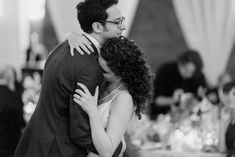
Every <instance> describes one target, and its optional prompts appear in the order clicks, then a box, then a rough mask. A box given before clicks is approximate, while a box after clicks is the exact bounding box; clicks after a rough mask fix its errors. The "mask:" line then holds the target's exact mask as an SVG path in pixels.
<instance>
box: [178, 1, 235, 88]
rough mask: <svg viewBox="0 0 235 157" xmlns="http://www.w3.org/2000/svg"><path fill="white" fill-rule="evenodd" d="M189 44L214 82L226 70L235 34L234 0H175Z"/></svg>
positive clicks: (209, 80)
mask: <svg viewBox="0 0 235 157" xmlns="http://www.w3.org/2000/svg"><path fill="white" fill-rule="evenodd" d="M173 4H174V8H175V11H176V15H177V18H178V20H179V23H180V26H181V28H182V31H183V35H184V37H185V40H186V42H187V44H188V47H189V48H191V49H194V50H197V51H199V53H200V54H201V56H202V58H203V61H204V65H205V67H204V72H205V75H206V77H207V79H208V83H209V84H210V85H215V84H216V82H217V78H218V76H219V75H220V74H221V73H222V72H223V71H224V70H225V68H226V65H227V62H228V59H229V57H230V54H231V50H232V47H233V44H234V37H235V29H234V28H235V1H234V0H173Z"/></svg>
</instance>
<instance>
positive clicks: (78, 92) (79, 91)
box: [75, 89, 86, 97]
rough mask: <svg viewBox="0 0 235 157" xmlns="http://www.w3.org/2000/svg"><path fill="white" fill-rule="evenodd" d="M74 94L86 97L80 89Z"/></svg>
mask: <svg viewBox="0 0 235 157" xmlns="http://www.w3.org/2000/svg"><path fill="white" fill-rule="evenodd" d="M75 93H77V94H79V95H80V96H83V97H86V93H84V92H83V91H82V90H80V89H76V90H75Z"/></svg>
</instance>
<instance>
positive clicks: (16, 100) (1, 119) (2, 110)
mask: <svg viewBox="0 0 235 157" xmlns="http://www.w3.org/2000/svg"><path fill="white" fill-rule="evenodd" d="M14 75H15V74H14V69H13V68H12V67H11V66H8V65H0V156H1V157H12V156H13V153H14V151H15V147H16V145H17V143H18V140H19V139H20V136H21V130H22V128H23V127H24V126H25V122H24V120H23V103H22V101H21V97H20V94H19V93H18V92H16V91H15V89H16V88H15V76H14Z"/></svg>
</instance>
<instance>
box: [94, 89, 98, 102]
mask: <svg viewBox="0 0 235 157" xmlns="http://www.w3.org/2000/svg"><path fill="white" fill-rule="evenodd" d="M98 95H99V86H97V87H96V88H95V95H94V97H95V98H96V99H97V100H98Z"/></svg>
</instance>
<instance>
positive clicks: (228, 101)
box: [219, 88, 235, 109]
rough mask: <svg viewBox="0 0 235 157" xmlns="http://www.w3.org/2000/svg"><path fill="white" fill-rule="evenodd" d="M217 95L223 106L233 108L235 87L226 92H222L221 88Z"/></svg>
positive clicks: (234, 107) (234, 105) (234, 106)
mask: <svg viewBox="0 0 235 157" xmlns="http://www.w3.org/2000/svg"><path fill="white" fill-rule="evenodd" d="M219 95H220V100H221V101H222V103H223V104H224V105H225V107H228V108H230V109H235V88H232V89H231V90H230V91H229V93H227V94H224V93H223V92H222V90H220V92H219Z"/></svg>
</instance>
